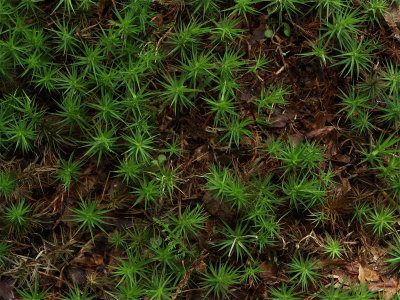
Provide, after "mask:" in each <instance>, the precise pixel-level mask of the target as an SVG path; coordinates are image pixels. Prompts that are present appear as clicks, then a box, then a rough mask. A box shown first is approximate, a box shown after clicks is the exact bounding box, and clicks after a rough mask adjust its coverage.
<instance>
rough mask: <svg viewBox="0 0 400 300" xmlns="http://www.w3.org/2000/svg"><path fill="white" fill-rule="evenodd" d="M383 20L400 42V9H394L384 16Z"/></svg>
mask: <svg viewBox="0 0 400 300" xmlns="http://www.w3.org/2000/svg"><path fill="white" fill-rule="evenodd" d="M383 18H384V19H385V21H386V23H387V25H388V26H389V27H390V29H391V30H392V32H393V34H394V37H395V38H396V39H398V40H400V26H399V24H400V8H399V7H392V8H391V9H389V10H388V11H387V12H386V13H385V14H383Z"/></svg>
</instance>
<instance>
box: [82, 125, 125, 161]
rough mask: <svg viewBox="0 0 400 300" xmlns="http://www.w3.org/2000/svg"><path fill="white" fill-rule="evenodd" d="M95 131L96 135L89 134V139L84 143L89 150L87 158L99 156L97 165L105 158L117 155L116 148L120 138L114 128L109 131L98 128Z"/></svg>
mask: <svg viewBox="0 0 400 300" xmlns="http://www.w3.org/2000/svg"><path fill="white" fill-rule="evenodd" d="M94 131H95V132H94V134H89V138H88V139H86V140H84V141H83V142H82V143H83V144H84V146H85V147H86V148H88V149H87V150H86V152H85V156H97V164H100V161H101V159H102V158H103V156H105V155H111V154H113V153H115V151H114V148H115V146H116V145H115V143H116V142H117V140H118V137H117V136H115V134H116V130H115V128H114V127H111V128H110V129H108V130H107V129H103V128H101V127H100V126H96V127H95V128H94Z"/></svg>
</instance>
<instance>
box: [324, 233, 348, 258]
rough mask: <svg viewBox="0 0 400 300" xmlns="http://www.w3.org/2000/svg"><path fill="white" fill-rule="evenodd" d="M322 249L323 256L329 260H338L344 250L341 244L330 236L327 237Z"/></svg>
mask: <svg viewBox="0 0 400 300" xmlns="http://www.w3.org/2000/svg"><path fill="white" fill-rule="evenodd" d="M324 248H325V249H324V252H325V254H327V255H328V257H329V258H330V259H335V258H340V257H341V256H342V255H343V251H344V248H343V246H342V245H341V243H340V242H339V241H338V240H335V239H333V238H331V237H330V236H328V237H327V240H326V244H325V247H324Z"/></svg>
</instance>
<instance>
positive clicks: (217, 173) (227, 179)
mask: <svg viewBox="0 0 400 300" xmlns="http://www.w3.org/2000/svg"><path fill="white" fill-rule="evenodd" d="M205 178H206V180H207V183H206V186H205V188H206V189H207V190H209V191H211V193H212V194H213V195H214V196H215V197H217V198H218V199H220V200H222V201H226V202H228V203H230V204H231V205H232V206H233V207H236V208H238V209H239V210H240V209H242V208H245V207H246V206H247V204H248V202H249V200H250V196H251V194H250V193H249V192H248V191H247V188H246V186H244V185H243V184H242V183H241V181H240V179H239V178H236V177H235V176H233V175H232V173H231V171H230V170H229V169H227V168H221V167H218V166H212V167H211V168H210V169H209V173H208V174H206V175H205Z"/></svg>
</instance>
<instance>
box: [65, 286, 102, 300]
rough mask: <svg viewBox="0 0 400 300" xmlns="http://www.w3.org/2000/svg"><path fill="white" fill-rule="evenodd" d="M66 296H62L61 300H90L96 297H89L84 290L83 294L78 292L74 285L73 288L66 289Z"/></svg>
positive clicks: (77, 287) (87, 292)
mask: <svg viewBox="0 0 400 300" xmlns="http://www.w3.org/2000/svg"><path fill="white" fill-rule="evenodd" d="M68 288H69V292H68V294H66V295H64V296H63V297H62V298H61V300H92V299H94V298H95V297H96V296H95V295H92V296H89V291H88V290H87V289H85V290H84V291H83V292H81V291H80V289H79V286H78V285H77V284H74V287H73V288H72V287H68Z"/></svg>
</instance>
